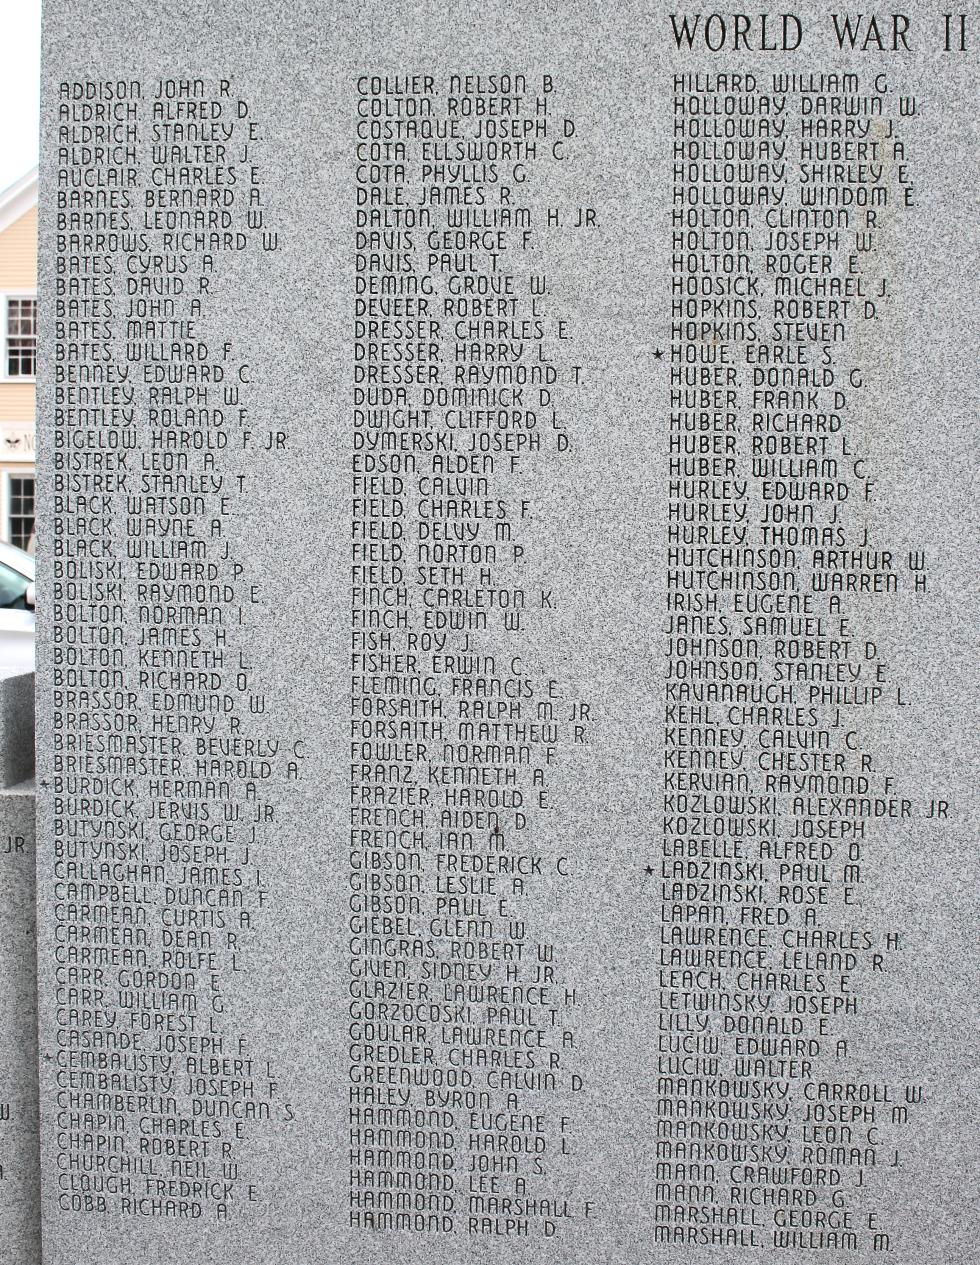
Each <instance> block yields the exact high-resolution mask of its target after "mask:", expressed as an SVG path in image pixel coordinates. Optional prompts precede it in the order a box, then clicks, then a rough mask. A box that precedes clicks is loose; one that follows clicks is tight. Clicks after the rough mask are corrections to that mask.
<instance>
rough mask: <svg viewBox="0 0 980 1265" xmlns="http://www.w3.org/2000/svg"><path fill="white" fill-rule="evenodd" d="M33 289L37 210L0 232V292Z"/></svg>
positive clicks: (35, 284)
mask: <svg viewBox="0 0 980 1265" xmlns="http://www.w3.org/2000/svg"><path fill="white" fill-rule="evenodd" d="M36 289H37V207H36V206H33V207H31V209H30V210H29V211H25V212H24V214H23V215H22V216H21V217H20V219H19V220H14V222H13V224H10V225H8V226H7V228H5V229H4V231H3V232H2V233H0V290H7V291H11V290H13V291H16V290H28V291H30V290H36Z"/></svg>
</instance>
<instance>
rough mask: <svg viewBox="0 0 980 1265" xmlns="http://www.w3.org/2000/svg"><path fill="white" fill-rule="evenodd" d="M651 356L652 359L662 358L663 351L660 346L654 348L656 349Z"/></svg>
mask: <svg viewBox="0 0 980 1265" xmlns="http://www.w3.org/2000/svg"><path fill="white" fill-rule="evenodd" d="M653 358H654V360H663V358H664V353H663V351H662V350H661V348H659V347H658V348H657V349H656V351H655V352H654V353H653Z"/></svg>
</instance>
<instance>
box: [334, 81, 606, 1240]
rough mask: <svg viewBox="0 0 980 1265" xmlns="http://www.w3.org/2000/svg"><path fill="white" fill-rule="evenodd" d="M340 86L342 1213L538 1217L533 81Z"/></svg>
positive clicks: (541, 114) (545, 697)
mask: <svg viewBox="0 0 980 1265" xmlns="http://www.w3.org/2000/svg"><path fill="white" fill-rule="evenodd" d="M356 88H357V119H356V123H355V125H354V130H355V141H354V162H355V176H356V210H355V222H356V228H355V244H356V253H355V262H356V277H355V295H354V300H353V314H354V335H355V339H354V349H355V361H354V366H353V383H354V385H353V410H352V420H353V427H352V453H351V462H352V464H351V494H352V496H351V508H352V523H351V528H352V534H351V602H352V605H351V728H350V743H351V822H350V828H351V829H350V891H351V898H350V913H351V916H350V927H349V930H350V940H349V947H350V955H349V971H350V981H349V998H350V1005H349V1012H348V1015H349V1024H350V1027H349V1036H350V1046H349V1052H350V1111H349V1122H350V1159H351V1188H350V1221H351V1224H352V1225H353V1226H358V1227H367V1228H373V1229H401V1230H418V1231H429V1232H438V1233H451V1234H468V1235H481V1236H506V1237H533V1236H541V1235H548V1236H552V1235H555V1234H559V1233H561V1227H562V1225H563V1224H567V1223H568V1219H569V1218H570V1217H571V1216H572V1215H574V1214H573V1212H572V1206H571V1201H570V1200H569V1199H568V1198H567V1196H566V1191H565V1188H566V1184H567V1179H566V1177H565V1175H564V1161H563V1159H562V1155H563V1153H564V1152H565V1151H566V1149H567V1148H566V1140H565V1137H564V1134H565V1133H566V1132H567V1131H569V1130H573V1129H574V1126H575V1117H574V1114H573V1112H572V1110H571V1107H570V1104H569V1102H568V1095H569V1093H570V1091H572V1090H574V1089H575V1088H576V1087H577V1085H576V1083H575V1082H576V1077H577V1074H576V1072H575V1060H574V1011H573V1010H572V1007H573V1006H574V1005H575V1004H577V999H576V997H575V995H574V993H572V992H571V991H570V990H566V989H565V988H564V987H563V986H562V982H561V973H562V966H561V957H560V954H559V953H558V952H556V950H555V949H554V946H553V945H552V944H550V943H549V942H547V941H541V940H536V939H535V934H534V924H533V914H530V913H529V912H528V905H529V898H533V896H534V894H535V893H536V892H537V891H539V890H540V889H541V887H542V885H544V884H546V883H548V882H550V881H554V880H555V875H556V867H557V865H558V862H557V861H556V859H555V857H553V856H552V855H550V854H549V852H548V851H546V850H545V849H543V848H542V845H541V844H540V843H539V842H536V838H535V825H536V821H537V820H538V819H540V818H541V817H542V816H543V815H544V814H547V813H550V812H552V811H553V808H554V806H553V804H552V802H551V801H550V800H549V781H550V776H551V770H552V768H553V767H554V766H555V764H556V763H557V761H558V760H559V759H560V756H561V752H562V749H563V748H564V747H565V746H566V745H567V744H568V743H570V742H572V741H574V740H576V735H575V734H574V733H573V731H572V726H571V725H570V724H569V723H568V717H569V715H570V713H569V711H568V705H567V703H565V704H563V703H562V702H561V701H560V700H561V695H562V691H561V687H560V684H559V682H558V681H556V680H555V679H552V678H549V677H548V675H547V664H546V662H540V663H539V662H537V661H536V658H532V654H531V653H529V643H528V635H529V630H530V629H532V628H533V629H536V630H539V629H542V628H544V627H546V625H547V619H548V610H549V609H550V607H551V602H552V594H551V593H550V592H549V591H547V590H541V589H536V588H535V587H533V581H532V578H531V563H532V559H533V537H532V536H531V533H530V530H529V520H530V518H531V511H532V507H533V504H534V502H533V499H532V498H533V494H532V492H531V491H530V486H531V484H530V481H531V479H533V478H536V477H539V476H540V474H541V473H543V472H545V471H547V469H548V467H549V464H552V465H553V464H554V462H555V461H556V459H557V457H558V454H559V452H561V451H563V450H564V449H566V448H567V444H564V443H563V441H562V440H561V438H560V437H559V432H558V430H557V429H556V427H555V425H554V424H553V422H554V419H555V416H556V414H555V411H554V410H555V408H556V407H557V406H558V405H559V403H561V402H563V401H564V400H565V399H566V397H567V396H568V395H569V394H570V391H571V389H572V388H573V385H574V382H575V373H574V372H573V370H572V366H571V365H569V364H568V359H567V355H560V354H559V350H558V347H559V344H558V339H559V336H561V337H568V333H567V330H568V327H569V324H570V323H569V322H568V321H561V322H560V321H559V319H558V316H557V315H556V314H555V313H552V312H551V311H550V310H549V307H550V304H549V301H548V300H547V299H546V298H545V293H546V277H545V274H544V273H542V272H536V271H534V270H535V269H539V268H541V267H542V264H541V262H540V261H541V258H542V256H543V246H544V242H543V238H544V236H545V233H544V230H545V229H546V228H547V221H546V215H545V212H544V209H543V208H542V207H541V206H540V203H539V201H532V193H533V192H534V188H535V183H536V181H537V180H538V179H539V172H541V171H542V169H544V168H545V167H546V166H547V165H548V162H549V158H551V156H552V146H551V137H552V136H553V135H555V129H554V125H553V123H552V122H551V112H550V106H551V103H550V101H549V98H550V96H551V93H552V92H553V85H552V83H551V81H550V79H548V77H544V79H543V80H542V81H539V82H538V83H537V84H532V83H531V82H530V81H529V80H527V79H525V77H524V76H523V75H493V76H475V75H474V76H456V75H453V76H446V77H442V78H436V77H434V76H427V75H421V74H418V75H407V76H373V75H365V76H362V77H361V78H359V79H358V81H357V85H356ZM556 220H557V216H554V217H553V219H552V223H554V222H555V221H556ZM559 325H560V326H561V332H560V333H559ZM549 427H550V429H549ZM585 728H586V727H585V726H581V725H580V726H579V732H578V736H577V740H578V741H583V740H584V738H583V735H584V733H585ZM578 1084H581V1080H580V1079H579V1080H578Z"/></svg>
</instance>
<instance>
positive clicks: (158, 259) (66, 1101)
mask: <svg viewBox="0 0 980 1265" xmlns="http://www.w3.org/2000/svg"><path fill="white" fill-rule="evenodd" d="M57 109H58V136H59V172H58V195H57V196H58V207H57V217H56V226H57V243H56V244H57V252H58V262H57V273H58V276H57V284H56V299H55V308H56V317H57V324H56V346H55V365H56V367H55V383H56V385H55V404H56V409H55V419H54V420H55V439H54V444H55V457H54V465H55V490H56V499H55V506H54V510H55V520H54V530H55V564H54V593H53V594H52V598H53V601H52V611H53V616H54V621H55V622H54V640H55V644H54V650H53V668H52V674H53V680H52V684H53V687H54V691H53V699H52V701H53V705H54V745H55V757H54V765H53V768H54V784H53V786H52V787H51V788H50V790H51V792H52V794H53V807H54V832H55V840H54V877H55V897H56V901H57V904H56V911H55V913H56V919H57V924H58V927H57V934H56V942H57V947H56V949H55V958H56V979H57V984H58V987H57V995H56V1003H57V1012H56V1019H57V1025H58V1028H57V1033H56V1038H57V1048H56V1049H49V1050H47V1051H45V1052H44V1054H43V1059H44V1061H45V1062H47V1063H52V1062H53V1063H54V1064H55V1065H56V1067H55V1069H52V1070H53V1071H54V1073H55V1075H56V1077H57V1082H58V1094H57V1106H58V1116H57V1125H58V1132H57V1146H58V1149H59V1161H58V1165H59V1170H60V1172H61V1173H62V1177H61V1178H60V1181H59V1186H60V1189H61V1191H62V1192H64V1193H63V1194H62V1195H61V1198H62V1200H63V1202H64V1206H65V1208H66V1209H68V1210H72V1211H79V1212H86V1213H95V1214H109V1213H123V1214H125V1215H129V1216H135V1217H148V1218H171V1219H177V1220H185V1221H194V1220H199V1219H202V1218H209V1219H225V1218H228V1217H231V1216H232V1215H235V1214H234V1212H233V1209H235V1208H236V1206H237V1210H238V1211H239V1212H241V1210H242V1209H243V1208H244V1206H245V1205H246V1203H247V1202H249V1201H258V1199H259V1198H260V1197H261V1195H260V1188H259V1187H258V1186H257V1185H256V1184H255V1182H254V1180H244V1179H245V1176H246V1174H247V1175H248V1177H250V1178H253V1179H254V1177H255V1176H257V1175H256V1174H249V1173H248V1167H247V1163H241V1161H242V1160H243V1156H244V1152H243V1145H244V1143H245V1142H246V1140H247V1138H248V1136H249V1130H250V1129H252V1128H254V1127H255V1124H256V1123H257V1122H262V1121H266V1120H268V1119H270V1117H271V1115H272V1113H273V1110H274V1106H273V1099H274V1097H275V1073H274V1069H273V1068H272V1067H271V1065H269V1064H268V1062H267V1061H266V1060H264V1059H262V1060H260V1059H258V1058H257V1057H255V1056H254V1054H253V1052H252V1050H251V1049H250V1043H249V1040H248V1038H247V1037H246V1035H245V1034H244V1032H243V1031H242V1030H241V1028H240V1027H238V1026H237V1025H236V1024H235V1023H234V1022H229V1018H228V1016H227V1000H228V999H227V995H226V994H227V991H228V990H227V988H226V981H229V982H230V980H232V979H233V978H234V974H235V973H236V972H238V971H243V970H244V969H245V963H246V959H247V941H248V932H249V929H250V928H251V927H252V926H253V923H254V921H255V920H256V919H257V918H258V917H259V916H261V912H260V911H261V909H262V905H263V903H264V900H265V894H264V892H263V890H262V889H263V883H262V880H261V877H260V874H259V871H258V868H257V866H256V864H255V853H256V851H257V850H258V847H259V846H260V843H261V836H259V838H258V839H257V837H256V834H255V828H254V826H249V825H247V823H246V813H245V804H246V803H248V802H251V803H252V804H253V805H258V807H259V809H261V807H262V800H263V799H264V798H266V797H267V796H268V794H269V792H268V790H267V789H266V788H267V787H269V786H270V785H271V783H272V781H273V778H274V777H275V775H276V774H277V773H278V769H277V762H276V760H275V754H276V745H277V744H276V742H275V741H274V740H270V739H268V738H267V737H265V736H264V735H262V734H261V732H257V727H256V725H255V723H254V722H253V723H251V724H250V723H249V721H248V720H247V719H246V717H248V716H249V713H250V711H254V710H256V708H255V704H256V702H257V701H258V700H260V698H261V695H260V693H259V692H258V691H257V690H256V688H255V686H254V683H253V681H252V679H251V677H250V674H249V672H248V670H247V666H246V661H245V660H244V658H242V656H241V652H240V650H236V648H235V643H236V634H235V630H234V629H233V628H232V626H231V625H232V621H233V620H234V621H235V623H236V624H237V626H238V628H239V629H243V628H245V627H247V612H248V604H249V602H250V601H251V602H256V601H257V600H258V596H257V593H256V590H255V588H254V587H252V588H249V586H248V577H247V573H246V569H245V567H244V566H243V565H242V564H241V563H240V562H239V561H238V560H237V558H236V554H235V553H234V552H233V551H232V550H231V548H230V546H229V539H228V537H229V531H230V528H231V527H232V524H233V523H234V520H235V515H236V512H237V510H238V498H239V497H240V496H241V493H242V490H243V478H242V476H241V475H238V474H236V473H235V462H236V458H237V457H238V456H239V454H240V452H241V450H242V448H243V447H244V446H245V444H246V443H247V429H246V428H247V417H248V412H247V408H246V406H245V404H246V397H245V394H244V390H245V389H244V386H243V380H244V379H246V378H247V374H244V373H242V372H240V369H241V367H242V362H241V360H240V358H236V355H235V350H234V345H233V343H232V342H231V340H229V339H228V337H227V336H226V335H225V334H224V333H223V331H222V329H221V323H220V306H219V302H218V300H217V299H216V295H217V294H218V293H219V292H220V289H221V279H222V273H223V272H224V271H225V270H226V268H227V262H226V261H227V260H229V259H231V258H233V257H234V256H236V255H239V254H241V255H245V254H247V253H250V252H251V253H254V252H255V251H256V250H258V249H259V244H258V241H257V237H258V234H256V233H255V232H253V231H250V229H251V227H252V226H253V225H254V221H255V216H256V212H255V210H254V208H255V207H257V206H260V205H261V201H262V197H261V189H260V187H259V183H258V179H257V170H258V169H257V168H256V167H255V166H254V163H255V154H254V150H255V147H256V146H255V141H256V135H257V129H256V126H255V125H254V124H253V123H252V122H251V121H250V120H249V119H248V106H247V103H245V102H244V101H241V100H240V99H238V98H237V96H235V95H233V94H232V90H231V83H230V81H229V80H220V81H214V82H206V81H204V80H202V79H198V80H180V81H171V80H161V81H156V82H155V83H152V84H151V83H145V84H144V83H141V82H140V81H124V82H95V81H91V80H77V81H69V82H66V83H64V84H63V85H62V87H61V91H60V95H59V103H58V107H57ZM249 208H253V209H252V210H250V209H249ZM232 404H234V405H235V407H234V408H232V407H231V405H232ZM239 644H240V643H239ZM260 788H261V790H260ZM43 789H48V788H43ZM252 816H253V817H254V818H255V820H256V821H258V822H261V821H263V820H264V819H268V816H269V815H268V814H263V813H262V812H261V811H259V812H258V813H256V812H255V811H254V808H253V810H252Z"/></svg>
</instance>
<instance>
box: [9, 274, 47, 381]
mask: <svg viewBox="0 0 980 1265" xmlns="http://www.w3.org/2000/svg"><path fill="white" fill-rule="evenodd" d="M11 299H33V300H34V302H35V303H36V302H37V291H36V290H3V291H0V306H2V313H3V329H2V330H0V351H2V352H3V361H2V362H0V382H6V383H11V384H13V383H17V382H27V383H36V382H37V372H36V370H37V349H38V338H37V334H38V331H37V321H36V319H35V328H34V368H35V372H34V373H31V374H27V373H8V372H7V338H8V335H9V330H10V307H9V305H10V300H11Z"/></svg>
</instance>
